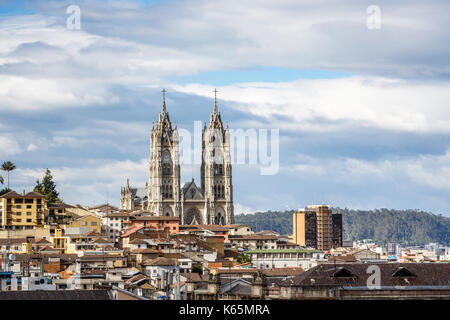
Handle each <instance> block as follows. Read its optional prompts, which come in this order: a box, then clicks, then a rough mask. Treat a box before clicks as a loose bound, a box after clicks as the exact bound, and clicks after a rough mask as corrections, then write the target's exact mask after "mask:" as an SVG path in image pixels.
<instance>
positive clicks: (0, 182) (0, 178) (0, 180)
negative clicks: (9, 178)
mask: <svg viewBox="0 0 450 320" xmlns="http://www.w3.org/2000/svg"><path fill="white" fill-rule="evenodd" d="M3 182H5V180H3V177H2V176H0V184H3Z"/></svg>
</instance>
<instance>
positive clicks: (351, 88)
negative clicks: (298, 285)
mask: <svg viewBox="0 0 450 320" xmlns="http://www.w3.org/2000/svg"><path fill="white" fill-rule="evenodd" d="M70 5H77V6H78V7H79V8H80V10H81V20H80V21H81V25H80V29H79V30H77V29H71V28H68V27H67V19H68V18H69V16H70V15H71V14H70V13H69V14H68V13H67V8H68V7H69V6H70ZM370 5H376V6H378V8H379V9H380V20H379V21H380V24H379V28H375V29H374V28H373V27H370V28H369V27H368V23H367V21H368V19H373V17H374V16H373V12H372V11H370V10H369V13H368V11H367V8H368V7H369V6H370ZM449 11H450V2H448V1H444V0H443V1H439V0H435V1H414V0H413V1H401V0H398V1H393V0H388V1H378V0H377V1H372V0H371V1H365V0H354V1H345V2H343V1H339V0H335V1H333V0H331V1H322V0H304V1H298V0H277V1H265V0H249V1H236V2H233V3H231V2H230V1H211V0H186V1H178V0H171V1H106V0H94V1H92V0H89V1H77V0H71V1H3V0H0V161H4V160H11V161H13V162H14V163H15V164H16V165H17V167H18V169H17V170H15V171H14V172H12V174H11V185H12V188H14V189H16V190H18V191H22V190H23V189H26V190H30V189H32V188H33V186H34V183H35V181H36V179H38V178H42V176H43V172H44V170H45V168H49V169H50V170H51V171H52V173H53V174H54V178H55V181H56V183H57V186H58V188H59V190H60V192H61V196H62V198H63V200H64V201H66V202H68V203H71V204H75V203H80V204H85V205H94V204H99V203H104V202H109V203H112V204H115V205H118V202H119V201H118V200H119V192H120V187H121V186H122V185H124V183H125V181H126V178H127V177H128V178H129V179H130V182H131V184H132V185H134V186H143V185H144V184H145V181H146V180H147V176H148V173H147V170H148V169H147V163H148V156H149V131H150V128H151V125H152V122H154V121H155V120H156V119H157V115H158V112H159V111H160V109H161V92H160V91H161V89H162V88H166V89H167V91H168V93H167V107H168V111H169V114H170V117H171V120H172V121H174V122H176V123H177V125H178V127H179V128H185V129H187V130H192V128H193V122H194V121H203V122H205V121H208V119H209V115H210V112H211V111H212V109H213V90H214V88H217V90H218V91H219V93H218V99H219V109H220V111H221V114H222V119H223V120H224V121H226V122H227V123H228V124H229V126H230V128H242V129H244V130H247V129H259V128H267V129H271V128H272V129H279V135H280V146H279V150H280V151H279V155H280V168H279V172H278V173H277V174H275V175H270V176H267V175H261V174H260V168H259V167H258V166H255V165H245V164H244V165H235V166H234V167H233V174H234V175H233V182H234V199H235V211H236V213H241V212H253V211H256V210H268V209H271V210H279V209H285V208H286V207H288V208H290V209H292V208H294V209H296V208H298V207H302V206H305V205H308V204H312V203H315V204H317V203H328V204H332V205H333V206H340V207H348V208H362V209H368V208H369V209H372V208H382V207H386V208H398V209H423V210H427V211H432V212H435V213H441V214H444V215H447V216H450V210H449V208H450V197H449V192H450V41H449V39H450V28H449V19H448V12H449ZM70 21H72V20H70ZM369 21H373V20H369ZM369 25H371V24H370V23H369ZM371 26H373V24H372V25H371ZM2 175H3V176H5V175H6V174H5V173H3V172H2ZM192 177H194V178H196V180H198V179H199V168H198V166H197V167H195V168H192V166H184V167H183V168H182V182H183V181H188V180H190V179H191V178H192Z"/></svg>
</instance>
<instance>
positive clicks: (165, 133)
mask: <svg viewBox="0 0 450 320" xmlns="http://www.w3.org/2000/svg"><path fill="white" fill-rule="evenodd" d="M215 93H216V94H217V91H216V90H215ZM179 158H180V157H179V137H178V129H177V126H176V124H175V125H174V126H172V123H171V122H170V118H169V113H168V112H167V108H166V100H165V90H163V104H162V110H161V112H160V114H159V116H158V122H157V123H156V125H153V126H152V130H151V133H150V161H149V178H148V182H147V183H146V186H145V187H144V188H133V187H130V184H129V181H128V179H127V183H126V186H125V187H122V189H121V193H120V208H121V209H124V210H146V211H148V212H150V214H152V215H156V216H177V217H179V218H180V224H221V225H224V224H232V223H234V208H233V184H232V173H231V156H230V133H229V129H228V125H227V126H226V127H225V128H224V126H223V123H222V119H221V117H220V112H219V111H218V107H217V96H215V98H214V111H213V112H212V114H211V115H210V119H209V124H208V125H207V124H206V123H205V124H204V127H203V130H202V162H201V167H200V176H201V184H200V186H197V184H196V183H195V181H194V179H192V181H190V182H187V183H185V184H184V185H183V186H181V185H180V163H179Z"/></svg>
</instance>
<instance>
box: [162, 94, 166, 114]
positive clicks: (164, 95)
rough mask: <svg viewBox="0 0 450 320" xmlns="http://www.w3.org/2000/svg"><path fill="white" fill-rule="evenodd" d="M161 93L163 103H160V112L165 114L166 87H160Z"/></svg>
mask: <svg viewBox="0 0 450 320" xmlns="http://www.w3.org/2000/svg"><path fill="white" fill-rule="evenodd" d="M161 92H162V93H163V105H162V111H161V113H162V114H165V113H166V112H167V111H166V92H167V91H166V89H162V91H161Z"/></svg>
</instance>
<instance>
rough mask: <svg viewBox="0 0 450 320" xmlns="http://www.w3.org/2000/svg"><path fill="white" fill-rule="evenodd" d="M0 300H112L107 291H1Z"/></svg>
mask: <svg viewBox="0 0 450 320" xmlns="http://www.w3.org/2000/svg"><path fill="white" fill-rule="evenodd" d="M0 300H112V298H111V297H110V295H109V294H108V291H107V290H48V291H1V292H0Z"/></svg>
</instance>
